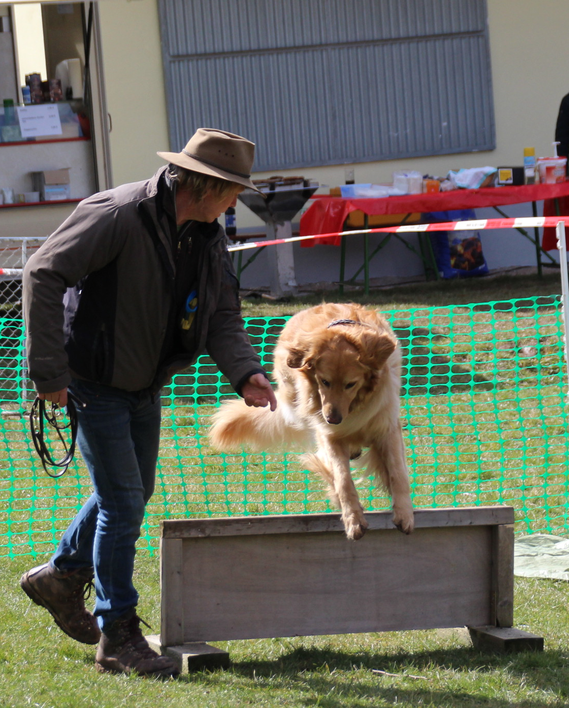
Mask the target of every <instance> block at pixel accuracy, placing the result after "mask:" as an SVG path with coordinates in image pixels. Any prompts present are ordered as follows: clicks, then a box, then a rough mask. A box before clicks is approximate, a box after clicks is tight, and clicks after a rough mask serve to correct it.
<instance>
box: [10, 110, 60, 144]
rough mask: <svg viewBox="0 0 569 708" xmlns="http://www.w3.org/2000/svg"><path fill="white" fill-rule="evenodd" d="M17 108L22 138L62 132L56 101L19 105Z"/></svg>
mask: <svg viewBox="0 0 569 708" xmlns="http://www.w3.org/2000/svg"><path fill="white" fill-rule="evenodd" d="M16 110H17V111H18V120H19V121H20V131H21V133H22V138H38V137H44V136H47V135H61V134H62V130H61V120H60V119H59V111H58V109H57V105H56V104H55V103H41V104H39V105H37V106H18V107H17V108H16Z"/></svg>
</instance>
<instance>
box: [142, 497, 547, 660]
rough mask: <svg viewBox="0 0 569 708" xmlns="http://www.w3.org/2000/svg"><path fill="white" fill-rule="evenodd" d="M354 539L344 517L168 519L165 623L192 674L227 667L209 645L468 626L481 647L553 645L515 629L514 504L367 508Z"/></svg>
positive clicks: (170, 646) (163, 643)
mask: <svg viewBox="0 0 569 708" xmlns="http://www.w3.org/2000/svg"><path fill="white" fill-rule="evenodd" d="M366 518H367V520H368V522H369V530H368V532H367V533H366V535H365V536H364V538H363V539H361V540H360V541H357V542H354V541H348V540H347V539H346V536H345V533H344V529H343V526H342V523H341V520H340V517H339V515H338V514H317V515H297V516H292V515H291V516H270V517H245V518H230V519H190V520H186V519H181V520H171V521H164V522H162V538H161V582H162V599H161V602H162V625H161V634H160V636H159V637H153V638H152V640H153V642H154V644H155V645H156V646H157V648H158V649H159V650H160V651H162V652H163V653H167V654H169V655H171V656H175V657H176V661H178V663H179V665H180V667H181V670H183V671H188V670H192V668H199V667H203V666H206V665H210V666H211V667H212V668H213V667H214V666H225V665H227V663H228V661H229V657H228V655H227V652H224V651H222V650H219V649H217V648H215V647H211V646H209V645H208V644H206V642H210V641H224V640H234V639H256V638H264V637H286V636H297V635H300V636H310V635H320V634H345V633H357V632H381V631H398V630H409V629H432V628H444V627H463V626H468V627H469V628H470V630H471V635H472V638H473V642H474V643H475V645H476V646H478V647H480V648H484V649H486V648H491V649H492V650H494V649H498V650H502V651H521V650H523V649H526V648H527V649H539V648H540V647H541V648H543V640H542V639H541V638H539V637H537V638H536V637H535V636H534V635H529V634H527V633H524V632H519V631H517V630H514V629H513V628H512V627H511V625H512V622H513V590H514V588H513V555H514V554H513V551H514V528H513V522H514V510H513V508H511V507H465V508H457V509H419V510H416V511H415V522H416V528H415V531H414V533H412V534H410V535H409V536H405V535H404V534H402V533H401V532H399V531H397V530H396V529H395V528H394V527H393V523H392V515H391V512H388V511H384V512H371V513H368V514H366Z"/></svg>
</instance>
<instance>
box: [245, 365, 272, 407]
mask: <svg viewBox="0 0 569 708" xmlns="http://www.w3.org/2000/svg"><path fill="white" fill-rule="evenodd" d="M241 395H242V396H243V399H244V401H245V403H246V404H247V405H248V406H255V407H256V408H258V407H260V408H262V407H263V406H266V405H269V406H270V407H271V410H272V411H274V410H276V408H277V399H276V398H275V394H274V391H273V389H272V388H271V384H270V382H269V379H267V377H266V376H263V374H253V376H251V377H250V378H248V379H247V381H246V382H245V383H244V384H243V386H242V388H241Z"/></svg>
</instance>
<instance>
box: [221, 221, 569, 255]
mask: <svg viewBox="0 0 569 708" xmlns="http://www.w3.org/2000/svg"><path fill="white" fill-rule="evenodd" d="M560 221H561V222H563V223H564V224H569V216H528V217H520V218H517V219H473V220H471V221H445V222H441V223H435V224H404V225H403V226H382V227H381V228H376V229H358V230H357V231H334V232H332V233H329V234H312V235H311V236H292V237H291V238H278V239H273V240H271V241H248V242H247V243H238V244H235V245H233V246H229V249H228V250H229V251H231V252H233V251H246V250H248V249H250V248H260V247H261V246H276V245H278V244H279V243H293V242H294V241H308V240H309V239H314V240H319V239H324V238H337V237H338V236H356V235H358V234H377V233H415V232H418V231H481V230H483V229H524V228H528V229H529V228H539V227H540V226H553V227H556V226H557V224H558V223H559V222H560Z"/></svg>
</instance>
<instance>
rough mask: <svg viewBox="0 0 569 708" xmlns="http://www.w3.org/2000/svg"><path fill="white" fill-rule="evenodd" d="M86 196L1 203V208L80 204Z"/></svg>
mask: <svg viewBox="0 0 569 708" xmlns="http://www.w3.org/2000/svg"><path fill="white" fill-rule="evenodd" d="M85 198H86V197H81V199H58V200H55V199H54V200H52V201H49V202H15V203H14V204H0V209H13V208H14V207H16V208H17V207H37V206H56V205H57V204H78V203H79V202H82V201H83V199H85Z"/></svg>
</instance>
